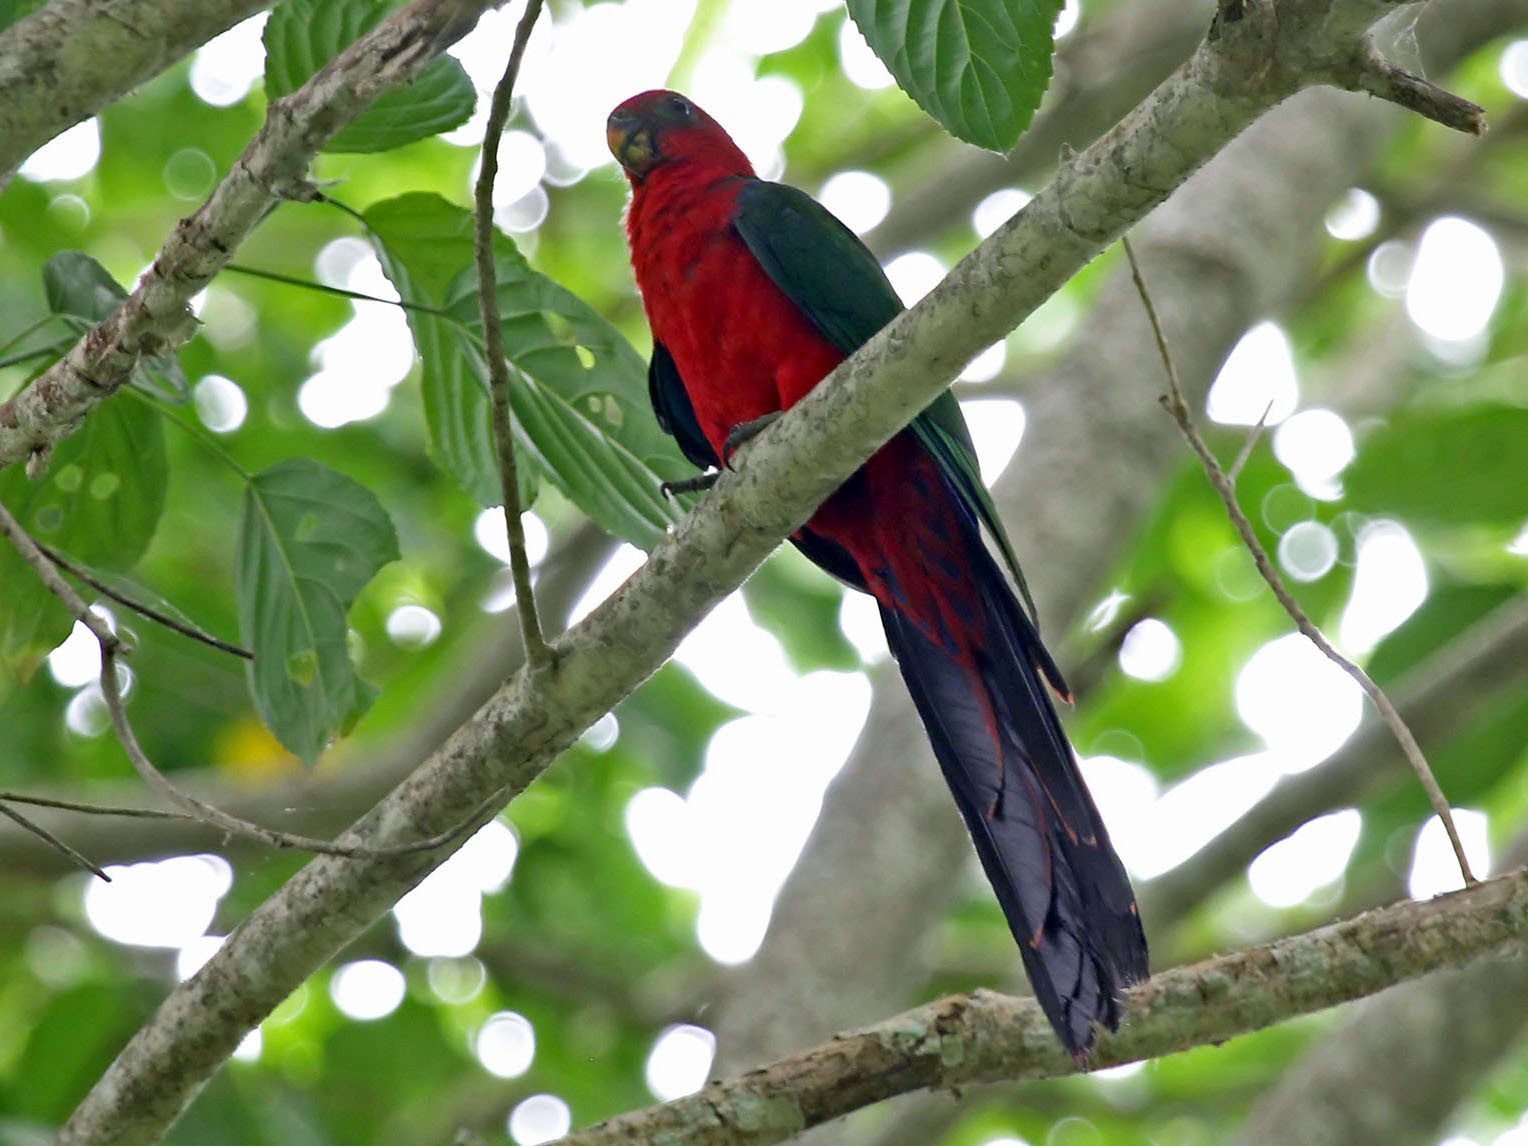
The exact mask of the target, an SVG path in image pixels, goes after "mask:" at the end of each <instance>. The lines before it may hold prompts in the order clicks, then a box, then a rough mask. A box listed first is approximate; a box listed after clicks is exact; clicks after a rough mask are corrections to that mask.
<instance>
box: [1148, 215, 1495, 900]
mask: <svg viewBox="0 0 1528 1146" xmlns="http://www.w3.org/2000/svg"><path fill="white" fill-rule="evenodd" d="M1121 242H1122V243H1123V244H1124V247H1125V257H1126V258H1128V259H1129V260H1130V273H1131V275H1132V276H1133V277H1134V279H1135V285H1136V288H1137V290H1139V291H1140V295H1141V303H1142V305H1143V306H1144V307H1145V308H1146V317H1147V319H1148V320H1149V321H1150V323H1151V329H1152V331H1153V333H1154V334H1155V335H1156V339H1157V349H1158V351H1159V352H1160V354H1161V356H1162V366H1163V368H1164V369H1165V370H1166V373H1167V385H1168V393H1167V394H1164V395H1163V396H1162V398H1161V402H1162V406H1163V408H1165V409H1166V410H1167V412H1168V413H1169V414H1171V415H1172V417H1173V420H1174V421H1175V422H1177V423H1178V429H1179V430H1180V431H1182V433H1183V437H1184V439H1185V440H1186V441H1187V442H1188V444H1189V446H1190V447H1191V448H1192V449H1193V451H1194V453H1195V454H1196V455H1198V457H1199V460H1200V461H1201V462H1202V463H1203V464H1204V470H1205V473H1206V474H1207V475H1208V476H1209V479H1210V484H1211V485H1212V486H1214V487H1215V492H1216V493H1218V494H1219V495H1220V500H1221V501H1222V502H1223V503H1224V504H1225V507H1226V512H1227V514H1229V515H1230V518H1231V523H1232V524H1233V525H1234V526H1235V527H1236V532H1237V535H1238V536H1239V537H1240V538H1241V540H1242V544H1243V545H1245V546H1246V548H1247V551H1248V552H1249V553H1251V554H1252V560H1253V561H1254V562H1255V563H1256V565H1257V571H1258V572H1259V573H1260V574H1262V577H1263V580H1264V581H1266V582H1267V583H1268V588H1270V589H1271V590H1273V595H1274V596H1275V597H1277V598H1278V602H1279V604H1280V605H1282V606H1283V608H1284V611H1285V612H1286V613H1288V614H1289V617H1290V619H1291V620H1293V621H1294V623H1295V627H1296V628H1298V629H1299V630H1300V632H1301V633H1302V634H1304V636H1305V638H1306V639H1307V640H1309V641H1310V642H1311V644H1313V645H1315V646H1316V647H1317V648H1318V649H1320V650H1321V652H1322V654H1323V655H1324V656H1325V657H1326V658H1327V659H1328V660H1330V661H1331V662H1332V663H1333V664H1335V665H1336V666H1337V667H1338V668H1340V669H1342V671H1343V672H1345V673H1347V674H1348V676H1350V677H1352V678H1353V679H1354V680H1355V681H1357V682H1358V685H1359V687H1360V688H1362V689H1363V690H1364V692H1365V694H1367V696H1368V697H1369V699H1370V700H1371V701H1372V702H1373V703H1374V707H1375V708H1377V709H1378V710H1379V714H1380V716H1381V717H1383V718H1384V721H1385V723H1386V724H1387V725H1388V726H1389V728H1390V732H1391V734H1392V735H1394V737H1395V739H1396V741H1397V743H1399V744H1400V746H1401V751H1402V752H1403V753H1404V754H1405V756H1406V760H1407V763H1409V764H1410V765H1411V768H1412V771H1413V772H1415V773H1416V776H1417V779H1418V780H1419V781H1420V782H1421V784H1422V788H1423V790H1424V791H1425V792H1426V793H1427V799H1428V801H1429V802H1430V803H1431V804H1432V807H1433V811H1434V812H1436V813H1437V816H1438V819H1439V820H1440V821H1441V822H1442V824H1443V830H1444V831H1445V832H1446V833H1447V834H1448V841H1449V843H1450V844H1451V845H1452V846H1453V849H1454V858H1455V859H1457V860H1458V861H1459V871H1460V873H1461V874H1462V875H1463V876H1464V882H1465V883H1466V884H1472V883H1474V882H1476V880H1475V875H1474V873H1473V872H1472V871H1470V861H1469V859H1468V857H1466V856H1465V854H1464V843H1463V841H1461V840H1460V838H1459V830H1458V828H1457V827H1455V825H1454V814H1453V811H1452V809H1451V808H1450V807H1449V803H1448V797H1447V796H1445V795H1444V794H1443V789H1442V788H1441V787H1440V786H1439V784H1438V779H1437V777H1436V776H1434V775H1433V771H1432V768H1431V767H1429V766H1428V763H1427V757H1426V756H1424V755H1423V754H1422V747H1421V745H1419V744H1418V743H1417V738H1416V737H1415V736H1413V735H1412V734H1411V729H1410V728H1408V727H1406V722H1405V721H1404V720H1402V719H1401V714H1400V713H1399V712H1397V711H1396V708H1395V705H1393V704H1391V703H1390V698H1389V697H1388V696H1386V695H1385V691H1384V689H1382V688H1380V687H1379V685H1377V684H1375V683H1374V678H1373V677H1371V676H1370V675H1369V674H1368V673H1366V672H1365V671H1364V670H1363V669H1362V668H1360V667H1359V666H1358V665H1357V664H1355V663H1354V662H1353V661H1352V660H1350V659H1349V658H1348V657H1345V656H1343V654H1342V653H1340V652H1338V651H1337V649H1336V648H1335V647H1334V646H1333V645H1332V643H1331V641H1329V640H1327V639H1326V634H1324V633H1323V632H1322V631H1321V630H1320V629H1319V628H1317V627H1316V623H1315V622H1314V621H1312V620H1311V619H1310V616H1309V615H1308V614H1307V613H1306V612H1305V610H1304V609H1303V608H1301V606H1300V603H1299V602H1298V601H1296V600H1295V599H1294V595H1293V594H1291V593H1290V591H1289V587H1288V586H1286V585H1285V584H1284V578H1283V576H1282V575H1281V574H1280V573H1279V571H1278V569H1277V568H1275V566H1274V564H1273V560H1272V559H1271V558H1270V557H1269V556H1268V551H1267V550H1266V549H1264V548H1263V544H1262V542H1260V541H1259V540H1258V539H1257V533H1256V532H1255V531H1254V530H1253V528H1252V523H1251V522H1250V521H1248V520H1247V515H1246V514H1245V513H1244V512H1242V508H1241V503H1240V502H1239V501H1237V499H1236V484H1235V482H1234V481H1233V480H1232V479H1231V478H1230V477H1229V476H1228V475H1227V474H1226V471H1225V470H1224V469H1222V468H1221V465H1220V460H1219V459H1218V458H1216V457H1215V454H1214V451H1212V450H1211V449H1210V447H1209V446H1208V445H1207V444H1206V443H1205V440H1204V438H1203V437H1202V436H1200V433H1199V431H1198V429H1197V428H1196V427H1195V426H1194V417H1193V415H1192V414H1191V413H1190V412H1189V408H1188V402H1187V401H1185V400H1184V397H1183V387H1182V386H1181V385H1180V384H1179V382H1178V370H1177V367H1175V366H1174V365H1173V358H1172V351H1171V349H1170V348H1169V347H1168V345H1167V336H1166V335H1165V334H1163V333H1162V324H1161V322H1160V321H1159V320H1158V318H1157V309H1156V307H1155V306H1154V305H1153V304H1152V301H1151V292H1150V291H1149V290H1148V289H1147V287H1146V280H1145V279H1144V278H1143V277H1142V275H1141V267H1140V264H1139V263H1138V262H1136V258H1135V251H1134V250H1133V249H1132V248H1131V246H1130V240H1129V239H1122V240H1121Z"/></svg>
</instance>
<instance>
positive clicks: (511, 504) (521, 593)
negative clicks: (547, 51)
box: [473, 0, 551, 669]
mask: <svg viewBox="0 0 1528 1146" xmlns="http://www.w3.org/2000/svg"><path fill="white" fill-rule="evenodd" d="M540 15H541V0H529V3H527V4H526V6H525V13H524V15H522V16H521V17H520V23H519V25H518V26H517V27H516V28H515V42H514V44H513V45H512V46H511V47H510V50H509V62H508V63H506V64H505V65H504V75H503V76H502V77H500V79H499V82H498V85H497V86H496V87H495V88H494V89H493V102H492V103H491V104H490V106H489V109H488V123H487V125H486V126H485V127H484V129H483V147H482V160H481V161H480V164H479V167H478V178H477V186H476V187H475V188H474V191H473V197H474V200H475V207H474V212H473V222H474V223H475V227H474V229H473V252H474V254H475V255H476V257H477V276H478V306H479V308H480V309H481V310H482V314H483V343H484V347H485V350H486V355H485V357H486V358H487V359H488V392H489V395H490V396H491V397H492V399H493V440H494V445H495V446H496V447H497V448H498V452H499V481H500V483H501V488H502V489H503V491H504V530H505V532H506V533H507V534H508V535H509V573H510V576H511V577H512V578H513V579H514V583H515V613H516V615H518V616H519V618H520V635H521V639H522V641H524V643H525V659H526V660H527V661H529V662H530V665H531V667H532V668H533V669H540V668H544V667H545V666H546V665H547V664H548V663H549V662H550V660H551V654H550V653H549V652H548V651H547V647H546V639H545V638H544V637H543V636H542V635H541V618H540V617H539V616H538V615H537V612H536V597H535V592H534V587H533V586H532V585H531V563H530V559H529V558H528V557H527V556H526V553H525V525H524V523H522V522H521V520H520V510H521V506H520V465H519V462H518V460H517V459H516V457H515V429H514V424H513V419H512V415H511V414H510V408H509V365H508V363H506V362H505V360H504V330H503V328H502V327H501V326H500V325H499V276H498V271H497V270H496V269H495V267H494V261H493V231H494V228H493V184H494V180H495V179H496V178H498V174H499V140H500V139H501V138H503V135H504V125H505V123H507V122H508V121H509V105H510V101H511V100H512V99H513V98H514V94H515V80H516V79H517V78H518V77H519V75H520V61H521V60H522V59H524V58H525V46H526V44H528V43H529V42H530V38H531V31H532V29H534V28H535V26H536V18H537V17H538V16H540Z"/></svg>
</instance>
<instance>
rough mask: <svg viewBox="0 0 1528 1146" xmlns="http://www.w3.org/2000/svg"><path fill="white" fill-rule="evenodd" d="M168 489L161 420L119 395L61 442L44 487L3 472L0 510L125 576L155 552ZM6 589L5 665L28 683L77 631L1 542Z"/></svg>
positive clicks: (1, 644)
mask: <svg viewBox="0 0 1528 1146" xmlns="http://www.w3.org/2000/svg"><path fill="white" fill-rule="evenodd" d="M166 480H167V466H166V462H165V448H164V432H163V428H162V426H161V424H160V417H159V415H158V413H157V412H156V411H155V410H154V409H153V408H151V407H150V406H149V405H148V404H147V403H145V402H144V401H143V400H142V399H139V398H135V397H134V396H132V395H130V394H128V395H119V396H117V397H116V398H113V399H109V400H108V401H106V402H103V403H101V405H100V406H98V407H97V408H96V409H95V410H93V411H92V412H91V414H90V417H88V418H87V419H85V423H84V425H83V426H81V427H80V429H79V431H78V432H77V433H75V434H71V435H70V436H69V437H66V438H64V439H63V440H61V441H60V442H59V443H58V445H57V446H56V447H55V449H54V451H53V457H52V458H51V459H50V461H49V464H48V469H47V472H46V473H45V474H43V476H42V477H41V478H40V479H39V480H37V481H32V480H31V479H29V478H28V477H27V476H26V473H25V472H24V470H23V469H22V467H20V466H11V467H10V468H9V469H7V470H5V471H3V472H0V502H3V503H4V504H5V506H6V508H7V509H9V510H10V511H11V513H13V514H14V515H15V516H16V518H17V519H18V520H19V521H20V522H21V524H22V525H23V526H25V527H26V529H27V531H28V532H29V533H30V534H31V535H32V536H33V537H34V538H36V539H37V540H38V541H39V542H41V543H42V544H44V545H46V546H48V547H49V548H52V549H57V550H60V551H61V552H63V553H66V554H68V555H69V556H71V557H75V558H78V559H79V560H80V561H82V562H84V563H86V564H88V565H91V566H95V567H98V568H101V569H108V570H123V569H129V568H131V567H132V566H133V565H134V564H136V563H137V561H138V558H139V557H141V556H142V555H143V551H144V550H145V549H146V548H148V544H149V540H150V539H151V538H152V537H153V535H154V529H155V527H156V526H158V524H159V518H160V514H161V513H162V512H163V510H164V499H165V483H166ZM0 586H4V587H5V588H4V597H3V600H4V606H3V607H0V664H4V665H5V666H6V667H7V668H8V669H10V670H12V671H20V672H21V673H22V674H23V675H24V674H26V673H27V672H29V671H30V670H31V669H32V668H35V667H36V664H37V662H38V660H39V659H40V658H41V657H43V656H45V655H47V653H48V651H49V650H50V649H52V648H53V647H54V646H55V645H57V644H58V643H59V642H60V641H61V640H63V639H64V637H66V636H67V635H68V633H69V626H70V624H71V623H72V622H71V620H70V616H69V613H68V611H67V610H66V609H65V608H64V606H63V604H62V603H60V602H59V601H58V600H57V599H56V598H55V597H53V595H52V594H51V593H49V592H48V591H47V589H46V588H44V587H43V584H42V582H41V581H39V580H38V579H37V577H36V575H35V574H34V573H33V572H32V571H31V570H30V569H29V568H27V567H26V565H25V564H24V563H23V562H22V560H21V556H20V554H18V553H17V552H16V550H15V549H14V548H12V547H11V546H10V545H9V544H6V543H4V542H0Z"/></svg>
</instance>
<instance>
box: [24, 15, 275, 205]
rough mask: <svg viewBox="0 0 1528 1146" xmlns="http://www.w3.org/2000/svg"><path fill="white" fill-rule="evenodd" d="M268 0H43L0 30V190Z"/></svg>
mask: <svg viewBox="0 0 1528 1146" xmlns="http://www.w3.org/2000/svg"><path fill="white" fill-rule="evenodd" d="M269 7H270V0H113V2H112V3H110V4H102V3H100V2H99V0H52V2H51V3H49V4H47V5H45V6H44V7H42V8H40V9H39V10H38V11H36V12H34V13H32V14H31V15H30V16H28V17H26V19H24V20H18V21H17V22H16V23H14V24H12V25H11V26H10V27H9V28H6V29H5V30H4V32H0V186H4V184H5V181H6V180H7V179H9V178H10V177H11V175H12V174H14V173H15V171H16V169H17V168H18V167H20V166H21V163H22V161H23V160H24V159H26V157H27V156H28V155H30V154H32V152H34V151H36V150H37V149H38V148H39V147H41V146H42V145H43V144H44V143H47V142H48V140H50V139H52V138H53V137H54V136H55V135H57V134H58V133H59V132H61V131H64V130H65V129H67V128H70V127H73V126H74V125H75V124H76V123H79V122H80V121H81V120H83V119H87V118H88V117H90V116H92V115H94V114H95V113H96V112H97V111H99V110H100V109H101V108H103V107H105V106H106V105H107V104H109V103H111V102H112V101H113V100H116V99H119V98H121V97H122V96H124V95H126V94H127V93H128V92H130V91H132V90H133V89H134V88H136V87H138V86H139V85H140V84H143V83H146V82H148V81H149V80H151V79H153V78H154V77H155V76H157V75H158V74H159V73H160V72H162V71H164V70H165V69H166V68H167V67H169V66H170V65H171V64H173V63H174V62H175V61H176V60H178V59H180V58H181V57H182V56H184V55H185V54H186V53H187V52H190V51H192V50H194V49H196V48H198V47H200V46H201V45H202V44H205V43H206V42H207V41H208V40H210V39H212V37H214V36H216V35H217V34H218V33H220V32H226V31H227V30H228V29H229V28H231V27H233V26H234V25H235V24H237V23H238V22H239V21H240V20H243V19H244V18H245V17H247V16H252V15H254V14H255V13H256V12H259V11H260V10H261V9H263V8H269Z"/></svg>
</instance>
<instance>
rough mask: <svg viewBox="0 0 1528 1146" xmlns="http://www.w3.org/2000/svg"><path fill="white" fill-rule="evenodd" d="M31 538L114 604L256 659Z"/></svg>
mask: <svg viewBox="0 0 1528 1146" xmlns="http://www.w3.org/2000/svg"><path fill="white" fill-rule="evenodd" d="M33 540H34V542H35V544H36V545H37V548H38V549H39V550H40V551H41V552H42V553H43V555H44V556H46V557H47V559H48V560H49V561H51V562H53V564H55V565H57V566H58V567H59V568H60V569H62V570H63V571H64V572H65V573H68V574H69V575H70V576H71V577H75V578H77V579H79V580H80V581H83V582H84V583H85V584H87V585H89V586H90V587H91V588H92V589H94V590H95V591H96V592H97V593H99V594H101V596H103V597H108V598H110V599H111V600H113V601H115V602H117V604H119V605H121V606H122V607H123V608H126V609H131V610H132V611H133V612H135V613H137V614H138V615H139V616H140V617H146V618H147V619H148V620H150V621H153V622H155V623H156V624H159V625H163V626H164V627H165V628H167V629H169V630H171V631H172V632H176V633H179V634H180V635H181V636H183V637H189V638H190V639H191V640H193V641H198V642H200V643H201V644H204V645H207V646H208V647H209V648H214V649H217V650H218V651H219V652H223V653H230V654H232V655H233V656H236V657H241V658H243V659H244V660H247V661H252V660H254V659H255V654H254V653H252V652H250V651H249V650H248V649H246V648H244V647H243V646H241V645H236V644H233V643H232V642H230V641H225V640H223V639H222V638H221V637H215V636H213V635H212V634H211V633H209V632H207V631H206V630H205V629H200V628H197V627H196V626H195V625H191V624H187V623H186V622H184V621H179V620H177V619H176V618H174V617H172V616H170V615H169V614H168V613H166V612H164V611H163V610H161V609H156V608H154V607H153V606H152V605H146V604H144V603H143V602H142V601H139V600H137V599H136V598H134V597H131V596H129V595H128V594H126V593H124V592H122V591H121V590H119V589H114V588H112V587H111V586H110V585H108V584H107V583H106V582H105V581H102V580H101V579H100V578H99V577H96V576H95V575H93V574H92V573H91V572H90V571H89V570H88V569H85V568H84V567H82V566H79V565H76V564H74V562H72V561H70V560H69V559H68V558H67V557H65V556H64V555H63V554H62V553H60V552H58V551H57V550H56V549H50V548H49V547H48V546H46V545H44V544H43V543H42V542H41V541H36V539H35V538H34V539H33Z"/></svg>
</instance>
